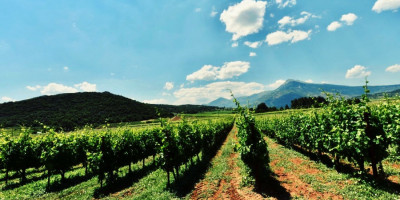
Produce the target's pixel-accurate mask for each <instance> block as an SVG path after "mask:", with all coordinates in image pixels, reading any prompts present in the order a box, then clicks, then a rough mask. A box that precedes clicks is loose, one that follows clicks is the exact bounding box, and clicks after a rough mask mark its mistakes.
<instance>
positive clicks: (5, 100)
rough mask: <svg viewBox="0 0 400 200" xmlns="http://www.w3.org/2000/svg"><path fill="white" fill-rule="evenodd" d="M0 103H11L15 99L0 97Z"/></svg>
mask: <svg viewBox="0 0 400 200" xmlns="http://www.w3.org/2000/svg"><path fill="white" fill-rule="evenodd" d="M1 101H2V102H13V101H15V99H13V98H11V97H1Z"/></svg>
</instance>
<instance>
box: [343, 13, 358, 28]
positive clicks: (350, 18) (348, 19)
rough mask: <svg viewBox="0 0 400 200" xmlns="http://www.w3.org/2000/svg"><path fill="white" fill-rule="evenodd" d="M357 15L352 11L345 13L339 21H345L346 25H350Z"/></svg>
mask: <svg viewBox="0 0 400 200" xmlns="http://www.w3.org/2000/svg"><path fill="white" fill-rule="evenodd" d="M357 18H358V17H357V15H356V14H354V13H348V14H345V15H342V18H340V21H342V22H344V23H346V25H348V26H351V25H353V23H354V21H356V19H357Z"/></svg>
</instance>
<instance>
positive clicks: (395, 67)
mask: <svg viewBox="0 0 400 200" xmlns="http://www.w3.org/2000/svg"><path fill="white" fill-rule="evenodd" d="M385 71H387V72H400V65H399V64H395V65H392V66H390V67H388V68H386V70H385Z"/></svg>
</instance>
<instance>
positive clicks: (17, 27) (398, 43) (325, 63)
mask: <svg viewBox="0 0 400 200" xmlns="http://www.w3.org/2000/svg"><path fill="white" fill-rule="evenodd" d="M0 5H1V7H0V71H1V73H0V103H2V102H9V101H19V100H24V99H29V98H33V97H37V96H41V95H54V94H59V93H73V92H85V91H86V92H92V91H97V92H104V91H109V92H111V93H114V94H118V95H122V96H125V97H128V98H131V99H134V100H138V101H141V102H146V103H161V104H206V103H208V102H210V101H212V100H215V99H217V98H219V97H225V98H229V97H230V92H229V90H232V92H233V93H234V95H235V96H238V97H239V96H247V95H251V94H255V93H259V92H262V91H266V90H273V89H276V88H277V87H279V85H281V84H282V83H284V81H285V80H287V79H296V80H301V81H305V82H310V83H329V84H340V85H363V84H364V82H365V77H368V80H369V81H370V84H371V85H390V84H400V37H399V36H400V12H398V10H399V9H400V0H351V1H349V0H335V1H331V0H268V1H256V0H242V1H240V0H219V1H215V0H196V1H193V0H163V1H159V0H146V1H132V0H113V1H111V0H87V1H61V0H60V1H52V0H42V1H31V0H0Z"/></svg>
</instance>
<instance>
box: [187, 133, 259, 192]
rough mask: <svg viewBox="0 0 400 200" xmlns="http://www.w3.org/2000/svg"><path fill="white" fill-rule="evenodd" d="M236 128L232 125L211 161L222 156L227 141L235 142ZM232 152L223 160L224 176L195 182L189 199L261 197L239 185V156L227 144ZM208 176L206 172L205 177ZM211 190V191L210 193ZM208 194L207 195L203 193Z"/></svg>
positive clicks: (240, 178)
mask: <svg viewBox="0 0 400 200" xmlns="http://www.w3.org/2000/svg"><path fill="white" fill-rule="evenodd" d="M236 134H237V129H236V127H233V129H232V130H231V132H230V133H229V135H228V137H227V138H226V140H225V141H224V143H223V145H222V147H221V149H220V150H219V151H218V153H217V155H216V156H215V158H213V160H212V163H213V166H212V167H214V165H215V161H216V160H218V159H219V158H220V157H221V156H222V152H223V149H224V148H226V147H227V145H229V144H228V143H229V141H233V142H234V143H236V142H237V138H236ZM229 148H232V149H230V150H231V151H232V152H231V153H230V155H229V157H228V159H227V160H226V161H225V162H226V163H227V164H228V167H227V169H226V170H225V171H224V172H223V173H224V177H228V178H226V179H225V178H222V179H218V180H214V181H213V182H212V183H209V182H207V180H206V179H207V178H205V179H203V180H201V181H200V182H199V183H197V184H196V186H195V189H194V191H193V193H192V195H191V198H190V199H211V200H214V199H233V200H245V199H263V198H262V196H261V195H259V194H257V193H255V192H253V191H252V189H251V188H247V187H240V182H241V180H242V177H241V175H240V173H239V172H240V168H239V167H238V165H237V163H236V160H237V159H238V157H239V154H238V153H237V152H234V151H233V145H231V146H229ZM207 176H210V172H208V173H207V174H206V175H205V177H207ZM210 191H211V193H210ZM205 194H208V195H205Z"/></svg>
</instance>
